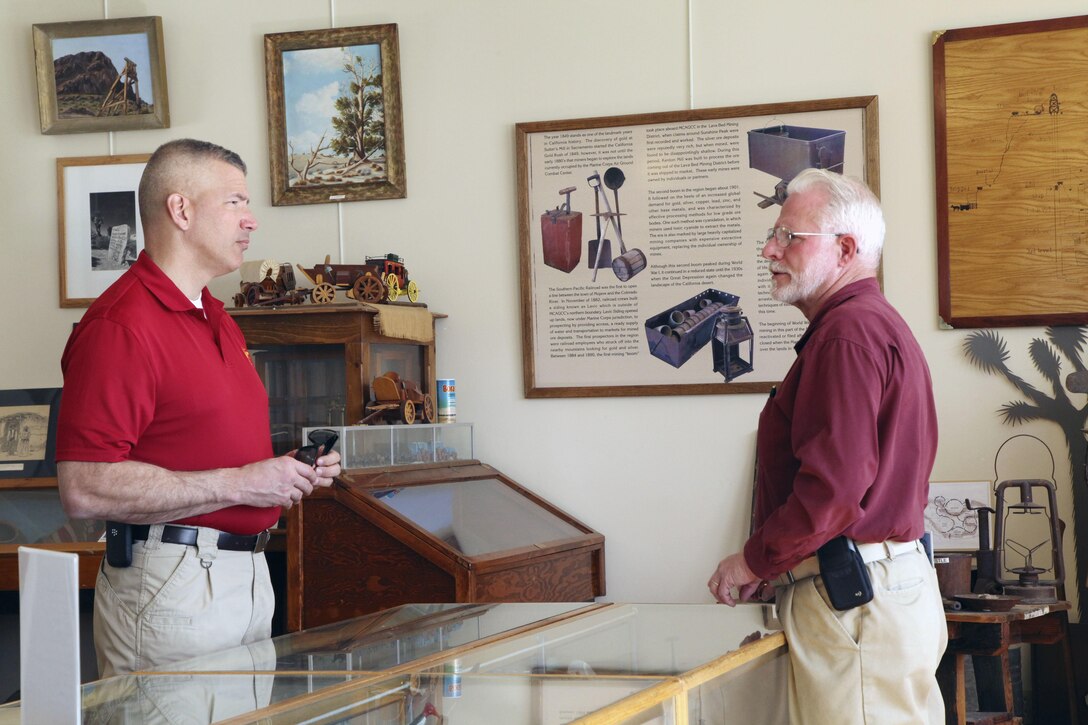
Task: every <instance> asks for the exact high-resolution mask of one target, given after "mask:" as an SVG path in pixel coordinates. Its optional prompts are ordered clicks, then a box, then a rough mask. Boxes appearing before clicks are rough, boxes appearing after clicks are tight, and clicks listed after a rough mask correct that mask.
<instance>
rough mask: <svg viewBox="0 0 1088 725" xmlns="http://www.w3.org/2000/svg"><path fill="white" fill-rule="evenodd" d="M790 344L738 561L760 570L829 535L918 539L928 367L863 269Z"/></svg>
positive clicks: (769, 409)
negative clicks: (793, 353)
mask: <svg viewBox="0 0 1088 725" xmlns="http://www.w3.org/2000/svg"><path fill="white" fill-rule="evenodd" d="M795 347H796V350H797V359H796V360H795V361H794V363H793V366H792V367H791V368H790V371H789V372H788V373H787V374H786V377H785V378H784V379H783V381H782V383H781V384H780V385H779V386H778V390H777V392H776V394H775V395H774V396H773V397H771V398H770V399H769V400H768V401H767V404H766V406H765V407H764V408H763V413H762V414H761V415H760V418H759V433H758V435H757V437H756V451H757V456H758V466H757V470H756V479H757V480H756V509H755V524H756V527H757V528H756V530H755V532H754V533H753V535H752V537H751V538H750V539H749V540H748V542H747V543H746V544H745V546H744V559H745V561H746V562H747V563H748V567H749V568H750V569H751V570H752V572H753V573H755V574H756V575H757V576H759V577H760V578H762V579H772V578H774V577H775V576H778V575H779V574H781V573H783V572H784V571H786V570H788V569H792V568H793V567H794V566H796V565H797V564H798V563H800V562H801V560H803V559H805V558H806V557H808V556H810V555H812V554H814V553H816V550H817V549H818V548H819V547H820V546H822V545H823V544H824V543H825V542H827V541H828V540H829V539H832V538H834V537H836V536H838V535H840V534H846V535H847V536H849V537H850V538H852V539H854V540H856V541H861V542H876V541H884V540H886V539H892V540H895V541H910V540H912V539H917V538H919V537H921V536H922V534H923V532H924V523H923V518H922V513H923V510H924V509H925V505H926V496H927V493H928V491H929V475H930V472H931V471H932V469H933V460H934V458H935V456H936V453H937V413H936V408H935V406H934V403H933V389H932V383H931V381H930V376H929V367H928V366H927V365H926V360H925V357H924V356H923V354H922V350H921V348H920V347H919V346H918V342H917V341H916V340H915V339H914V335H913V334H912V333H911V331H910V328H909V327H907V323H906V322H904V321H903V318H902V317H900V316H899V313H898V312H896V311H895V309H894V308H892V306H891V305H890V304H888V301H887V300H886V299H885V298H884V295H883V294H881V293H880V287H879V286H878V284H877V281H876V280H875V279H864V280H860V281H858V282H854V283H853V284H850V285H847V286H846V287H844V288H842V289H841V290H839V291H838V292H836V293H835V294H834V295H832V296H831V297H830V298H829V299H828V300H827V302H825V303H824V305H823V307H821V308H820V310H819V311H818V312H817V313H816V316H815V317H814V318H813V320H812V323H811V324H810V325H809V327H808V330H807V331H806V332H805V334H804V335H803V336H802V337H801V340H800V341H799V342H798V343H797V345H796V346H795Z"/></svg>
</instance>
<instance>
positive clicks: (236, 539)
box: [132, 524, 269, 554]
mask: <svg viewBox="0 0 1088 725" xmlns="http://www.w3.org/2000/svg"><path fill="white" fill-rule="evenodd" d="M150 530H151V527H150V526H148V525H146V524H143V525H141V524H133V525H132V540H133V541H146V540H147V534H148V532H149V531H150ZM199 532H200V530H199V529H197V528H194V527H192V526H174V525H173V524H166V525H165V526H163V527H162V541H163V543H166V544H182V545H183V546H196V539H197V535H198V534H199ZM268 538H269V534H268V531H267V530H265V531H262V532H261V533H259V534H253V535H252V536H242V535H241V534H230V533H227V532H226V531H220V532H219V541H218V542H217V544H216V545H217V546H218V547H219V548H220V549H225V550H226V551H252V552H253V553H254V554H259V553H261V552H262V551H264V548H265V546H267V545H268Z"/></svg>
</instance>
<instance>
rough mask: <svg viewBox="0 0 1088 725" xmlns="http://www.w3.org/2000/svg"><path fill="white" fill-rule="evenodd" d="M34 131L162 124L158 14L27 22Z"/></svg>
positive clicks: (166, 106)
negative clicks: (36, 118)
mask: <svg viewBox="0 0 1088 725" xmlns="http://www.w3.org/2000/svg"><path fill="white" fill-rule="evenodd" d="M34 66H35V70H36V73H37V77H38V113H39V115H40V117H41V128H42V133H84V132H88V131H130V130H133V129H140V128H169V126H170V101H169V99H168V94H167V90H166V53H165V51H164V49H163V43H162V18H160V17H158V16H154V17H144V18H119V19H117V20H87V21H80V22H71V23H43V24H40V25H35V26H34Z"/></svg>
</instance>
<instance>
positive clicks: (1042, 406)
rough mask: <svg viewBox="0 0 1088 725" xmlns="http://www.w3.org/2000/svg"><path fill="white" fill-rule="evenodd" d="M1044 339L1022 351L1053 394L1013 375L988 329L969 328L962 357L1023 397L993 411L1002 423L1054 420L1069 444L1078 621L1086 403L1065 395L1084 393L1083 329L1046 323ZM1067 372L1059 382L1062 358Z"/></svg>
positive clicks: (1084, 538)
mask: <svg viewBox="0 0 1088 725" xmlns="http://www.w3.org/2000/svg"><path fill="white" fill-rule="evenodd" d="M1046 337H1047V339H1046V340H1044V339H1042V338H1038V337H1037V338H1035V339H1033V340H1032V341H1031V344H1030V345H1029V346H1028V353H1029V354H1030V356H1031V361H1032V363H1033V364H1034V365H1035V369H1036V370H1038V371H1039V373H1040V374H1041V375H1042V376H1043V377H1044V378H1045V379H1046V380H1047V382H1048V383H1049V384H1050V386H1051V388H1052V390H1053V396H1051V395H1048V394H1047V393H1045V392H1043V391H1041V390H1039V389H1038V388H1036V387H1035V386H1034V385H1032V384H1031V383H1028V382H1027V381H1025V380H1024V379H1023V378H1021V377H1020V376H1019V375H1016V374H1015V373H1014V372H1013V371H1012V370H1010V369H1009V366H1008V365H1007V364H1006V363H1007V362H1008V359H1009V351H1008V348H1007V347H1006V345H1005V340H1004V339H1003V338H1002V337H1001V336H1000V335H999V334H997V333H996V332H994V331H993V330H979V331H977V332H972V333H970V334H969V335H968V336H967V339H966V340H964V343H963V350H964V353H965V354H966V355H967V359H968V360H970V361H971V363H972V364H973V365H974V366H975V367H977V368H979V369H981V370H982V371H983V372H985V373H989V374H991V375H1000V376H1002V377H1004V378H1005V379H1006V380H1008V381H1009V382H1010V383H1012V385H1013V387H1014V388H1016V389H1017V391H1019V392H1020V394H1021V395H1022V396H1023V397H1024V400H1015V401H1012V402H1009V403H1005V404H1004V405H1003V406H1001V409H1000V410H999V411H998V412H999V415H1001V418H1002V421H1003V422H1004V423H1006V424H1008V425H1020V424H1022V423H1027V422H1030V421H1034V420H1047V421H1050V422H1052V423H1057V424H1058V426H1059V427H1060V428H1061V429H1062V433H1063V434H1065V442H1066V445H1067V446H1068V448H1069V473H1070V477H1071V479H1072V482H1073V522H1074V523H1073V527H1072V528H1073V539H1074V543H1075V551H1076V555H1077V578H1076V587H1077V591H1078V594H1079V600H1080V601H1079V611H1080V612H1081V619H1082V621H1083V619H1084V612H1085V605H1086V602H1085V599H1086V598H1088V597H1086V594H1088V592H1086V591H1085V579H1086V578H1088V482H1086V471H1085V462H1086V454H1088V444H1086V442H1085V422H1086V421H1088V403H1086V404H1085V405H1083V406H1081V407H1079V408H1078V407H1077V406H1076V405H1075V404H1074V403H1073V401H1072V400H1070V398H1069V395H1068V394H1067V391H1068V393H1088V367H1086V366H1085V364H1084V361H1083V360H1082V359H1081V355H1082V354H1083V353H1084V351H1085V348H1086V347H1088V330H1086V328H1084V327H1048V328H1046ZM1063 356H1064V357H1065V358H1066V359H1067V360H1068V361H1069V363H1070V365H1072V367H1073V371H1072V372H1071V373H1069V375H1068V376H1066V378H1065V383H1064V385H1063V383H1062V378H1061V372H1062V357H1063Z"/></svg>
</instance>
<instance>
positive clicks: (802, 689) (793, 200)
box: [707, 169, 948, 725]
mask: <svg viewBox="0 0 1088 725" xmlns="http://www.w3.org/2000/svg"><path fill="white" fill-rule="evenodd" d="M787 192H788V196H787V198H786V201H785V203H784V204H783V205H782V211H781V213H780V214H779V217H778V221H777V222H776V223H775V226H774V228H772V229H771V230H769V232H768V234H767V242H766V244H765V245H764V247H763V257H764V258H765V259H767V260H768V262H769V267H770V273H771V275H772V277H773V282H772V284H773V288H772V293H771V294H772V296H773V297H774V299H776V300H778V301H780V302H785V303H788V304H792V305H794V306H795V307H797V308H798V309H799V310H801V312H802V313H804V315H805V317H806V318H807V319H808V321H809V327H808V329H807V330H806V331H805V334H804V335H803V336H802V337H801V339H800V341H798V343H797V344H796V345H795V348H796V350H797V359H796V360H795V361H794V363H793V366H792V367H791V368H790V370H789V372H788V373H786V376H785V378H784V379H783V380H782V383H781V384H780V385H779V386H778V388H777V390H776V391H772V392H771V397H770V399H769V400H768V401H767V404H766V405H765V406H764V408H763V413H762V414H761V415H760V418H759V432H758V435H757V437H756V451H757V460H758V466H757V475H756V506H755V521H754V523H755V530H754V531H753V533H752V536H751V537H750V538H749V539H748V541H747V542H746V543H745V545H744V549H743V551H741V552H738V553H736V554H733V555H731V556H729V557H726V558H725V559H723V560H722V561H721V562H720V563H719V564H718V566H717V568H716V569H715V570H714V573H713V574H711V576H710V579H709V581H708V582H707V585H708V586H709V588H710V591H711V593H712V594H713V595H714V597H715V598H716V599H717V600H718V601H720V602H724V603H725V604H729V605H733V604H735V603H736V600H737V599H738V598H739V599H748V598H750V597H752V596H753V595H755V593H756V592H757V591H758V590H760V589H762V588H764V587H765V586H766V585H767V584H768V583H773V584H775V585H776V602H777V605H778V614H779V618H780V619H781V621H782V626H783V629H784V630H785V634H786V639H787V641H788V643H789V655H790V677H789V680H788V681H789V686H788V696H789V711H790V722H791V723H795V724H796V723H814V724H820V725H822V724H823V723H836V724H838V725H862V724H868V725H886V724H887V723H911V724H912V725H913V724H915V723H943V722H944V710H943V707H942V703H941V694H940V690H939V689H938V687H937V681H936V678H935V673H936V670H937V665H938V664H939V662H940V659H941V655H942V654H943V652H944V649H945V645H946V644H947V639H948V633H947V629H946V624H945V620H944V610H943V607H942V605H941V597H940V593H939V591H938V589H937V576H936V573H935V572H934V570H933V567H932V565H931V564H930V561H929V558H928V557H927V556H926V554H925V552H924V549H923V545H922V544H921V542H920V541H919V539H920V538H921V537H922V536H923V534H924V524H923V518H922V513H923V510H924V509H925V504H926V497H927V492H928V490H929V475H930V472H931V469H932V467H933V460H934V457H935V456H936V452H937V415H936V409H935V406H934V402H933V390H932V383H931V380H930V375H929V368H928V366H927V365H926V361H925V357H924V356H923V354H922V350H921V348H920V347H919V345H918V343H917V341H916V340H915V339H914V335H913V334H912V333H911V331H910V328H909V327H907V324H906V322H904V321H903V318H902V317H900V316H899V314H898V313H897V312H896V311H895V309H894V308H892V306H891V305H890V304H888V301H887V300H886V299H885V298H884V295H882V294H881V292H880V287H879V285H878V284H877V280H876V273H877V268H878V266H879V264H880V254H881V249H882V247H883V242H884V216H883V214H882V212H881V210H880V203H879V202H878V201H877V199H876V197H875V196H874V195H873V193H872V192H871V191H869V189H868V188H867V187H865V185H864V184H861V183H860V182H858V181H855V180H853V179H849V178H846V177H843V176H841V175H839V174H834V173H830V172H827V171H818V170H815V169H808V170H806V171H803V172H802V173H800V174H798V175H797V176H796V177H795V178H794V179H793V180H792V181H791V182H790V184H789V187H788V189H787ZM839 583H846V584H848V585H849V586H846V587H839V586H837V585H838V584H839ZM840 594H841V595H842V597H841V598H840V596H839V595H840Z"/></svg>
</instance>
